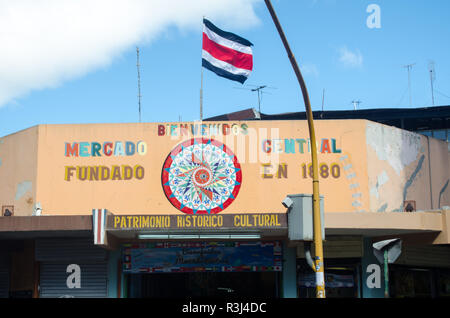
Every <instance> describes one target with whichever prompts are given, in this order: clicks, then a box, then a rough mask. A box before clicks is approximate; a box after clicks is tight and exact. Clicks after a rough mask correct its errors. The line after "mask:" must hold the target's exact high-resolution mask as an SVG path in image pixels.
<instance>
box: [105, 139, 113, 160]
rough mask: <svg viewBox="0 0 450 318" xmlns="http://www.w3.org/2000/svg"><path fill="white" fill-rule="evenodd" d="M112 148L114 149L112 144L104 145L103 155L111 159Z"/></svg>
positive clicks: (106, 143)
mask: <svg viewBox="0 0 450 318" xmlns="http://www.w3.org/2000/svg"><path fill="white" fill-rule="evenodd" d="M112 147H113V144H112V142H105V143H104V144H103V153H104V154H105V156H108V157H109V156H111V155H112ZM108 148H109V149H108Z"/></svg>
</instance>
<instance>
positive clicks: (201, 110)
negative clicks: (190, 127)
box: [200, 65, 203, 120]
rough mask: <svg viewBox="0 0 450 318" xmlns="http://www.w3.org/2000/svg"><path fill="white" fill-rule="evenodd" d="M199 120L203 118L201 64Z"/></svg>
mask: <svg viewBox="0 0 450 318" xmlns="http://www.w3.org/2000/svg"><path fill="white" fill-rule="evenodd" d="M200 120H203V65H202V77H201V81H200Z"/></svg>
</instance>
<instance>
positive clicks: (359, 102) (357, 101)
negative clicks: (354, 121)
mask: <svg viewBox="0 0 450 318" xmlns="http://www.w3.org/2000/svg"><path fill="white" fill-rule="evenodd" d="M361 103H362V102H361V101H360V100H352V104H353V108H354V110H356V109H357V107H359V104H361Z"/></svg>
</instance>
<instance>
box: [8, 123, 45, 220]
mask: <svg viewBox="0 0 450 318" xmlns="http://www.w3.org/2000/svg"><path fill="white" fill-rule="evenodd" d="M37 153H38V126H36V127H32V128H29V129H26V130H22V131H19V132H17V133H15V134H12V135H9V136H6V137H2V138H0V208H1V207H2V206H7V205H9V206H14V215H15V216H20V215H31V213H32V212H33V207H34V204H35V203H36V180H37V156H38V154H37Z"/></svg>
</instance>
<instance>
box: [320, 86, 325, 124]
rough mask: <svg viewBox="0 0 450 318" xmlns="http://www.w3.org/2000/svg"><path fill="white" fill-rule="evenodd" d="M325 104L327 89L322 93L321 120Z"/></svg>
mask: <svg viewBox="0 0 450 318" xmlns="http://www.w3.org/2000/svg"><path fill="white" fill-rule="evenodd" d="M324 102H325V88H324V89H323V91H322V113H321V114H320V118H322V117H323V105H324Z"/></svg>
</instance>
